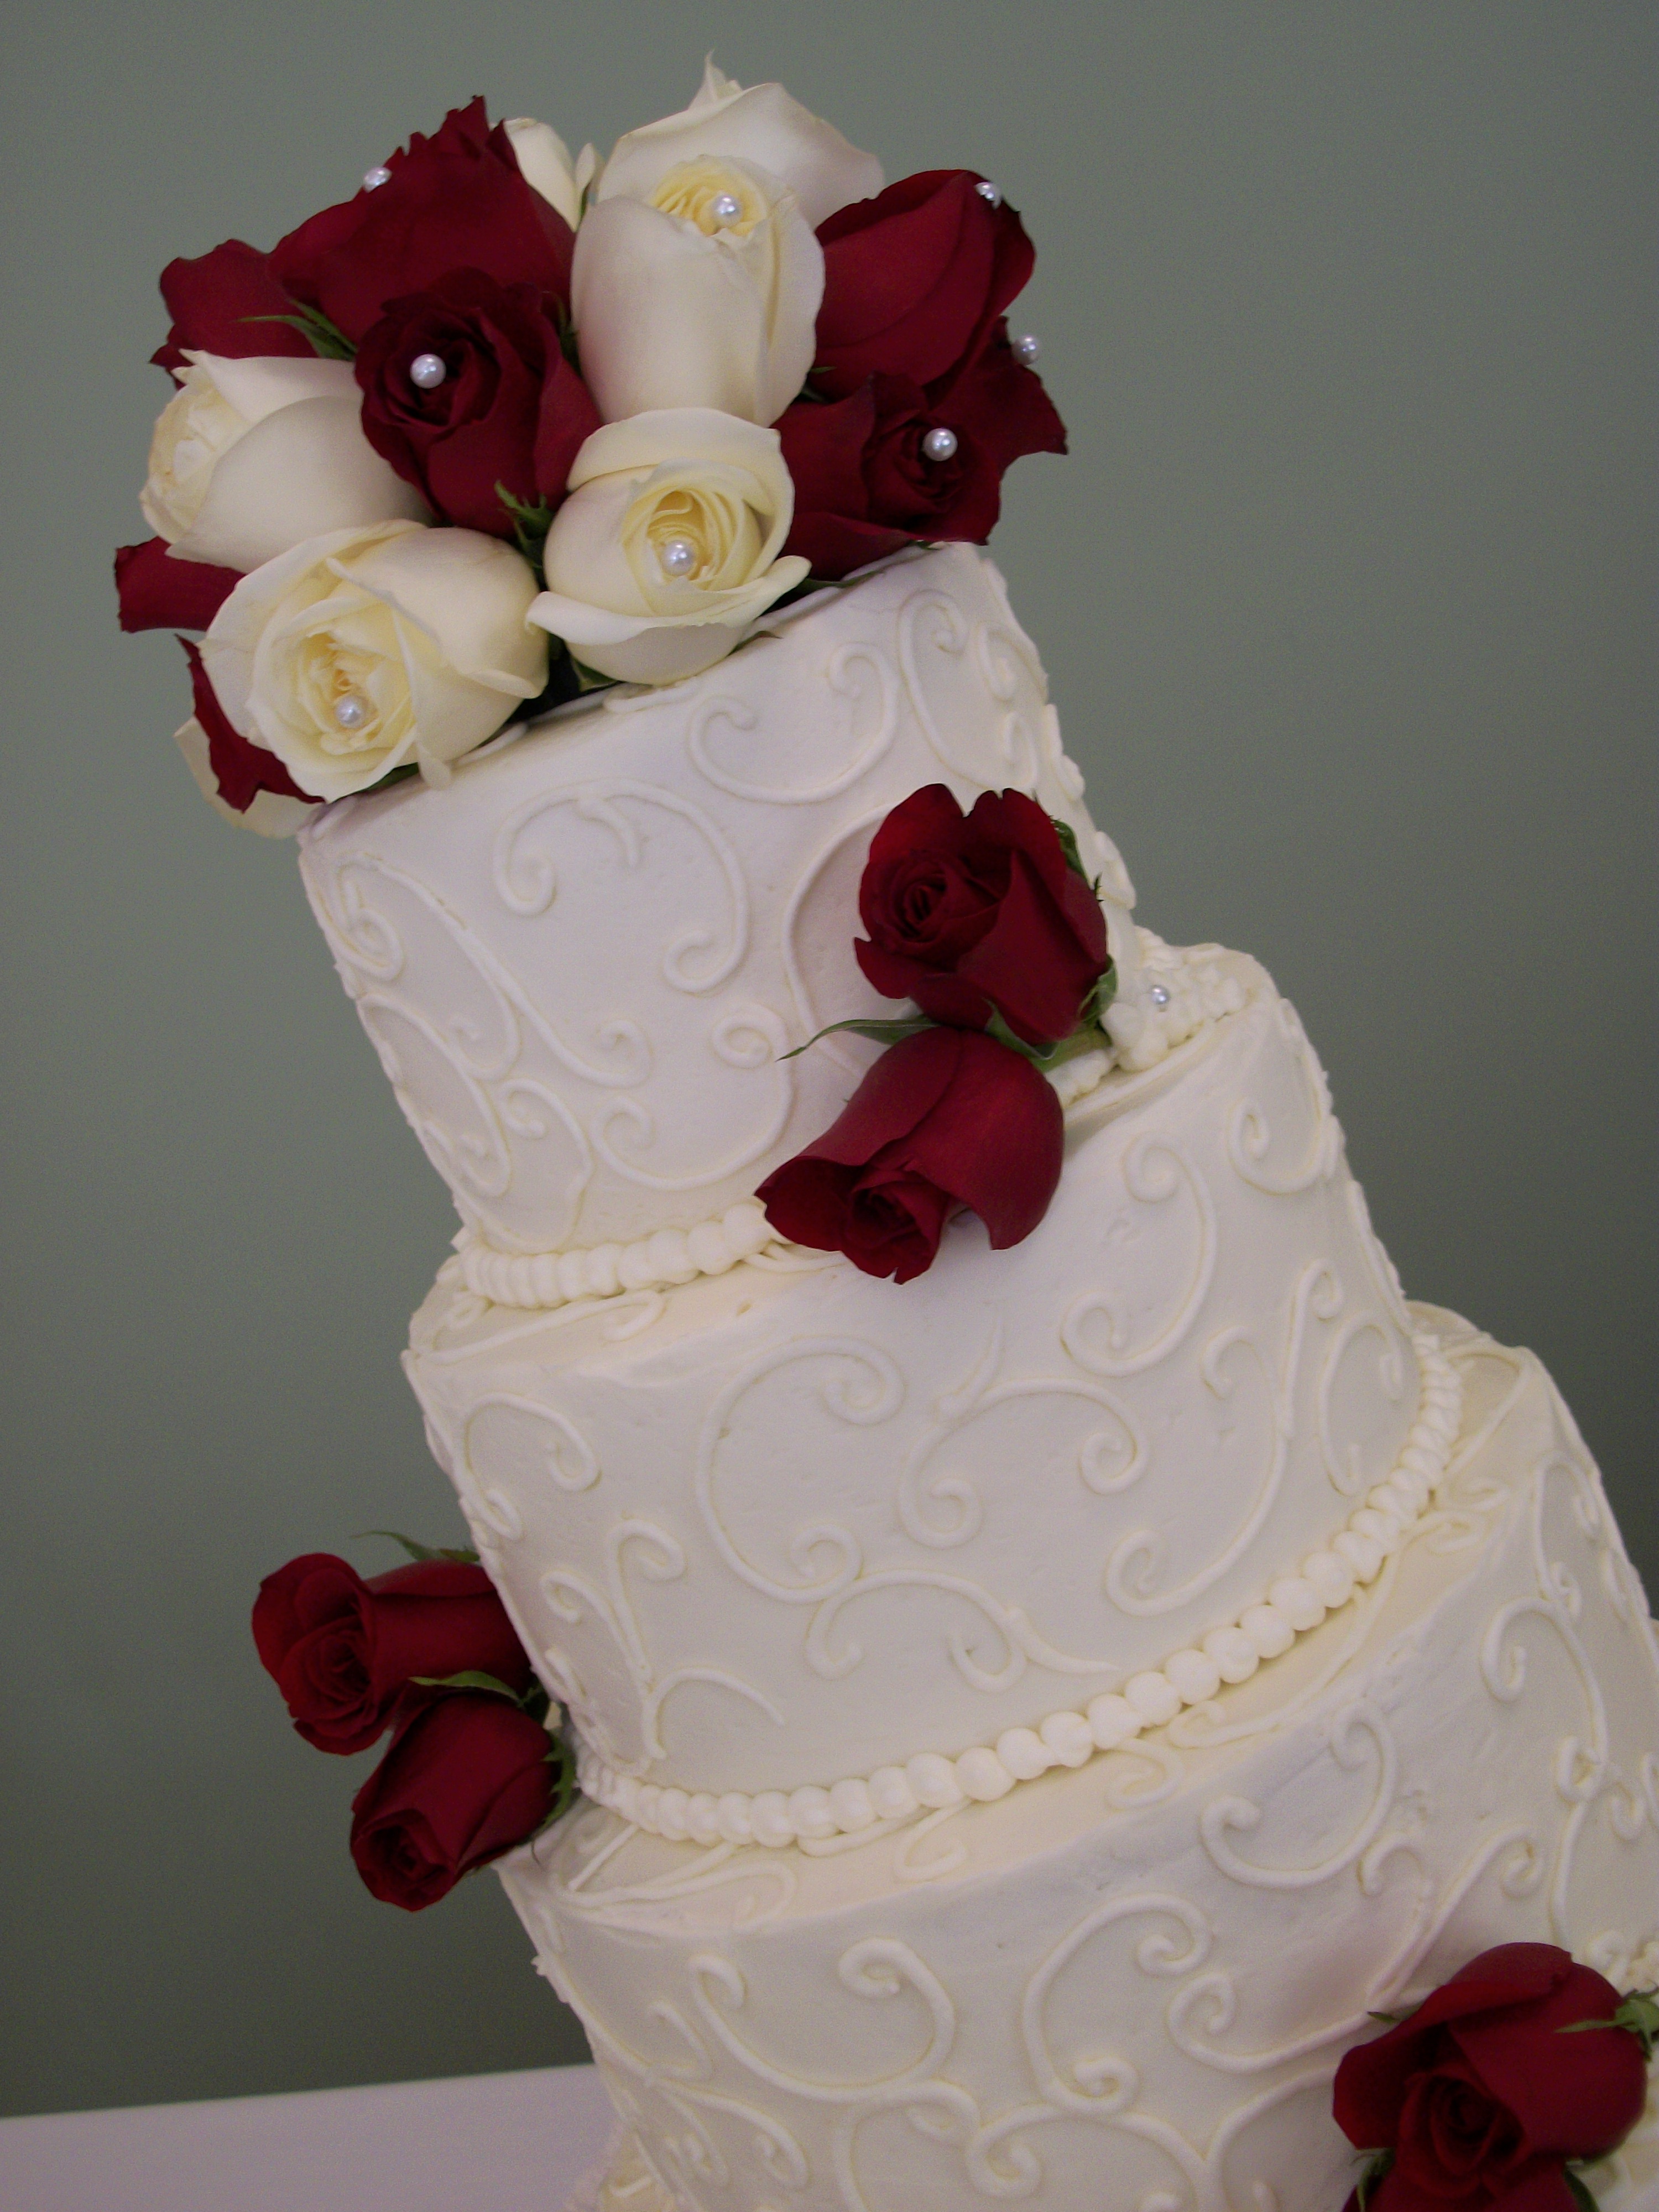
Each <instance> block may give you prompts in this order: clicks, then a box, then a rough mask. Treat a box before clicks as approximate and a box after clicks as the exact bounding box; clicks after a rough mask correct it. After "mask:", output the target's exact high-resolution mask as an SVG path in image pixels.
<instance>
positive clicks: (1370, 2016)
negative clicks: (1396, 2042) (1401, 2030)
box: [1365, 2012, 1411, 2027]
mask: <svg viewBox="0 0 1659 2212" xmlns="http://www.w3.org/2000/svg"><path fill="white" fill-rule="evenodd" d="M1365 2017H1366V2019H1367V2020H1380V2021H1382V2023H1383V2027H1399V2025H1400V2023H1401V2021H1402V2020H1409V2019H1410V2018H1411V2015H1410V2014H1409V2013H1408V2012H1371V2013H1367V2014H1366V2015H1365Z"/></svg>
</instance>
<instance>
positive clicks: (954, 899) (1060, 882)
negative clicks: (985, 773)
mask: <svg viewBox="0 0 1659 2212" xmlns="http://www.w3.org/2000/svg"><path fill="white" fill-rule="evenodd" d="M859 918H860V921H862V922H863V924H864V927H866V929H867V930H868V931H869V933H870V934H869V937H868V939H864V938H859V939H855V940H854V946H853V950H854V952H856V953H857V955H858V963H859V965H860V968H862V969H863V970H864V972H865V975H866V976H867V977H868V978H869V980H870V981H871V982H872V984H873V985H874V986H875V987H876V989H877V990H878V991H879V992H880V993H881V994H882V995H883V996H884V998H889V999H914V1000H915V1002H916V1004H917V1005H918V1006H920V1007H921V1011H922V1012H923V1013H925V1014H927V1015H928V1016H930V1017H931V1018H932V1019H933V1020H934V1021H936V1022H949V1023H952V1024H957V1025H958V1026H960V1027H963V1028H968V1029H983V1028H984V1026H985V1024H986V1023H987V1021H988V1020H989V1019H990V1018H991V1015H992V1013H993V1012H997V1013H1000V1015H1001V1017H1002V1018H1003V1020H1004V1021H1005V1022H1006V1023H1007V1024H1008V1026H1009V1028H1010V1029H1011V1030H1012V1031H1013V1032H1014V1034H1015V1036H1018V1037H1020V1038H1023V1039H1024V1042H1026V1043H1027V1044H1031V1045H1044V1044H1054V1043H1058V1042H1059V1041H1060V1039H1061V1038H1062V1037H1067V1036H1070V1035H1071V1034H1072V1032H1073V1030H1075V1029H1076V1027H1077V1024H1078V1016H1079V1012H1080V1011H1081V1008H1082V1005H1083V1001H1084V1000H1085V997H1086V996H1087V995H1088V994H1089V992H1090V990H1091V988H1092V987H1093V986H1094V984H1095V983H1096V982H1097V981H1098V980H1099V978H1100V976H1101V975H1102V974H1103V972H1104V970H1105V968H1106V965H1107V963H1108V961H1109V957H1110V955H1109V951H1108V950H1107V943H1106V918H1105V916H1104V915H1103V914H1102V912H1101V910H1100V901H1099V900H1098V899H1097V897H1096V896H1095V895H1094V892H1093V891H1092V890H1091V889H1090V887H1089V885H1088V884H1086V883H1085V881H1084V880H1083V878H1082V877H1081V876H1080V875H1079V874H1078V872H1077V871H1076V869H1075V868H1073V866H1071V864H1070V862H1069V861H1068V860H1067V859H1066V852H1065V848H1064V847H1063V846H1062V845H1061V843H1060V838H1059V836H1058V834H1057V833H1056V831H1055V829H1054V823H1052V822H1051V821H1050V820H1049V818H1048V816H1047V815H1046V814H1045V813H1044V812H1043V811H1042V808H1041V807H1040V806H1039V805H1037V803H1036V800H1035V799H1028V798H1027V797H1026V796H1025V794H1024V792H1019V791H1003V792H994V791H986V792H981V793H980V795H979V797H978V798H977V799H975V801H974V805H973V810H972V811H971V812H970V813H969V814H966V815H964V814H963V811H962V809H961V807H960V806H959V805H957V801H956V799H954V798H953V797H952V795H951V791H950V789H949V787H947V786H946V785H945V784H942V783H930V784H928V785H927V787H925V789H923V790H921V791H915V792H912V793H911V794H910V796H909V798H908V799H904V800H903V801H902V802H901V804H900V805H897V806H896V807H895V808H894V809H893V811H892V812H891V813H890V815H889V816H888V817H887V818H886V820H885V821H884V823H882V825H881V827H880V829H878V830H877V832H876V834H875V837H874V839H873V840H872V843H871V847H870V857H869V859H868V860H866V863H865V868H864V875H863V878H862V879H861V881H860V884H859Z"/></svg>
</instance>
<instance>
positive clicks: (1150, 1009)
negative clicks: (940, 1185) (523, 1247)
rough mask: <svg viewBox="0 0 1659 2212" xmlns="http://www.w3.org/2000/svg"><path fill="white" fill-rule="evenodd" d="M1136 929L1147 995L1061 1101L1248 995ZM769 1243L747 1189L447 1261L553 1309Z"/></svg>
mask: <svg viewBox="0 0 1659 2212" xmlns="http://www.w3.org/2000/svg"><path fill="white" fill-rule="evenodd" d="M1138 934H1139V943H1140V951H1141V958H1142V962H1143V966H1144V981H1145V985H1146V990H1145V995H1144V997H1143V999H1142V1000H1141V1001H1140V1002H1139V1003H1138V1004H1127V1003H1126V1004H1123V1005H1119V1006H1113V1007H1112V1008H1111V1009H1110V1011H1109V1013H1108V1016H1107V1028H1108V1030H1109V1034H1110V1035H1111V1037H1112V1046H1111V1048H1110V1049H1106V1048H1103V1049H1101V1050H1099V1051H1096V1052H1089V1053H1085V1054H1079V1057H1078V1058H1077V1059H1075V1060H1065V1061H1062V1062H1061V1063H1060V1066H1057V1067H1055V1068H1054V1070H1053V1071H1052V1072H1051V1073H1050V1074H1049V1077H1048V1080H1049V1081H1050V1083H1051V1084H1052V1085H1054V1091H1055V1092H1056V1093H1057V1095H1058V1097H1059V1099H1060V1106H1061V1108H1062V1109H1070V1108H1072V1107H1073V1106H1075V1105H1077V1104H1079V1103H1080V1102H1081V1101H1083V1100H1084V1099H1086V1098H1090V1097H1092V1096H1093V1095H1094V1094H1095V1093H1096V1092H1097V1091H1098V1090H1099V1089H1100V1087H1101V1085H1103V1083H1104V1082H1105V1080H1106V1079H1107V1077H1108V1076H1109V1074H1110V1073H1112V1071H1113V1069H1114V1068H1119V1069H1121V1071H1122V1072H1123V1073H1125V1074H1126V1075H1128V1076H1134V1075H1139V1074H1145V1073H1149V1072H1150V1071H1151V1070H1152V1069H1153V1068H1155V1067H1157V1066H1159V1065H1160V1064H1161V1063H1162V1062H1163V1061H1164V1060H1167V1059H1168V1057H1169V1055H1170V1053H1171V1052H1172V1051H1174V1050H1175V1049H1176V1048H1177V1047H1179V1046H1181V1045H1182V1044H1186V1043H1188V1042H1190V1041H1191V1040H1192V1039H1193V1038H1194V1037H1196V1036H1200V1035H1202V1034H1204V1033H1205V1032H1206V1031H1207V1030H1211V1029H1212V1028H1214V1026H1215V1025H1216V1024H1218V1022H1221V1021H1223V1020H1225V1018H1226V1017H1227V1016H1228V1015H1230V1014H1236V1013H1238V1012H1242V1011H1243V1008H1244V1006H1246V1004H1247V1003H1248V1000H1249V994H1248V992H1247V991H1246V989H1245V987H1244V986H1243V984H1242V983H1241V982H1240V981H1239V979H1238V978H1237V976H1236V975H1231V974H1228V973H1226V972H1225V971H1224V970H1223V969H1221V968H1219V967H1218V965H1217V964H1216V959H1215V957H1214V956H1215V953H1216V951H1217V948H1215V947H1212V946H1199V947H1175V946H1170V945H1165V944H1164V941H1163V939H1161V938H1157V937H1154V936H1153V934H1152V932H1151V931H1150V930H1141V931H1140V932H1139V933H1138ZM768 1246H773V1247H775V1249H776V1250H777V1251H778V1252H779V1253H780V1254H781V1253H784V1252H787V1251H788V1250H790V1249H793V1248H791V1247H790V1246H788V1245H787V1244H786V1243H784V1242H783V1241H782V1240H781V1239H780V1238H779V1237H778V1236H777V1234H776V1232H775V1231H774V1229H773V1228H772V1226H771V1225H770V1223H769V1221H768V1220H767V1218H766V1213H765V1209H764V1208H763V1206H761V1204H760V1203H759V1201H758V1200H756V1199H752V1198H747V1199H741V1200H738V1203H737V1204H736V1205H735V1206H728V1207H727V1208H726V1211H725V1212H724V1213H721V1214H719V1215H716V1216H714V1217H713V1218H710V1219H709V1220H707V1221H701V1222H698V1223H697V1224H696V1226H695V1227H693V1228H690V1229H672V1228H668V1229H658V1230H654V1231H652V1233H651V1234H650V1235H649V1236H647V1237H635V1239H633V1240H632V1241H631V1242H630V1243H625V1244H623V1243H606V1244H596V1245H586V1246H574V1245H573V1246H568V1247H566V1248H565V1249H562V1250H557V1251H544V1252H503V1251H501V1250H500V1249H498V1248H497V1247H496V1246H495V1245H493V1244H491V1243H489V1241H488V1239H487V1238H485V1237H483V1236H481V1235H480V1234H479V1232H478V1231H477V1229H476V1228H473V1227H472V1226H471V1225H469V1226H468V1227H467V1228H465V1229H464V1230H463V1231H461V1233H460V1235H459V1237H457V1239H456V1255H457V1257H456V1260H454V1261H449V1262H448V1263H447V1268H448V1270H450V1271H453V1273H452V1275H451V1279H459V1280H460V1281H461V1282H462V1283H464V1284H465V1287H466V1288H467V1289H468V1290H469V1291H471V1292H472V1294H473V1295H474V1296H475V1297H481V1298H483V1299H485V1300H487V1301H488V1303H489V1304H491V1305H497V1306H511V1307H515V1308H518V1309H520V1310H533V1311H538V1312H553V1311H556V1310H557V1309H558V1308H559V1307H561V1306H565V1305H572V1304H575V1303H576V1302H577V1301H578V1300H579V1299H582V1298H611V1297H620V1296H621V1295H622V1294H623V1292H624V1291H655V1290H670V1289H677V1288H678V1286H679V1285H682V1284H684V1283H690V1282H695V1281H696V1279H697V1278H698V1276H700V1275H724V1274H726V1273H729V1272H730V1270H731V1269H732V1267H736V1266H737V1265H738V1261H742V1260H749V1259H752V1258H753V1257H754V1256H755V1255H757V1253H761V1252H763V1251H765V1250H766V1249H767V1248H768ZM458 1263H459V1264H458ZM439 1279H440V1281H442V1280H443V1279H444V1276H443V1275H442V1274H441V1275H440V1277H439Z"/></svg>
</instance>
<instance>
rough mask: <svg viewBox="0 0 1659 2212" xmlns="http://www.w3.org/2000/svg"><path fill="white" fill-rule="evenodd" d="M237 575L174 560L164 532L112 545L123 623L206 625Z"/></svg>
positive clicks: (130, 625)
mask: <svg viewBox="0 0 1659 2212" xmlns="http://www.w3.org/2000/svg"><path fill="white" fill-rule="evenodd" d="M240 582H241V577H240V574H238V573H237V571H236V570H235V569H234V568H216V567H215V566H214V565H213V564H212V563H211V562H206V561H175V560H174V559H173V556H172V555H171V554H170V553H169V552H168V551H167V540H166V538H145V539H144V540H143V544H138V545H118V546H117V547H116V549H115V594H116V598H117V599H118V602H119V606H120V623H121V627H122V629H126V630H140V629H206V628H207V626H208V624H209V623H210V622H211V621H212V620H213V617H215V615H216V614H217V613H218V611H219V610H220V608H221V607H222V606H223V605H224V603H225V601H226V600H227V599H228V598H229V597H230V595H231V593H232V592H234V590H235V588H236V586H237V585H238V584H240Z"/></svg>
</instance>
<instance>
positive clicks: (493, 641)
mask: <svg viewBox="0 0 1659 2212" xmlns="http://www.w3.org/2000/svg"><path fill="white" fill-rule="evenodd" d="M535 596H536V579H535V574H534V572H533V571H532V568H531V567H530V564H529V563H528V562H526V561H525V560H523V559H521V558H520V556H519V555H518V554H517V553H515V552H514V551H513V548H512V547H511V546H510V545H507V544H503V542H502V541H501V539H500V538H486V537H484V536H483V534H482V532H478V531H474V530H422V528H421V527H420V526H418V525H417V524H416V523H412V522H388V523H382V524H380V525H379V526H377V527H374V528H373V529H368V530H341V531H335V532H331V533H330V534H328V535H327V536H325V537H320V538H311V539H309V540H307V543H306V544H301V545H295V546H294V547H293V548H291V549H290V550H289V551H288V552H286V553H283V554H281V555H279V556H277V558H276V559H275V560H274V561H270V562H266V563H265V565H264V567H263V568H257V569H255V570H254V572H253V573H252V575H247V576H244V577H243V578H242V580H241V581H240V583H239V584H238V585H237V586H236V588H235V590H234V591H233V592H232V593H231V595H230V597H229V598H228V599H227V600H226V601H225V603H224V605H223V606H222V607H221V608H220V610H219V611H218V613H217V614H216V616H215V617H214V619H213V622H212V624H211V626H210V629H209V630H208V633H207V635H206V636H205V637H204V639H203V641H202V658H203V660H204V663H205V664H206V666H207V671H208V674H209V676H210V678H211V680H212V684H213V688H214V690H215V692H216V694H217V696H218V700H219V703H220V705H221V706H222V708H224V711H225V713H226V714H227V715H228V717H229V719H230V720H231V722H232V723H233V724H234V726H235V727H236V728H237V729H239V730H240V732H242V734H243V736H244V737H246V738H251V739H252V742H253V743H254V744H260V745H264V746H266V747H268V748H269V750H270V751H272V752H274V753H275V754H276V756H277V757H278V759H279V760H281V761H282V763H283V766H284V767H285V768H286V769H288V772H289V775H291V776H292V777H293V779H294V781H295V783H297V784H298V785H299V786H300V787H301V789H302V790H305V791H309V792H314V793H316V795H317V797H318V798H319V799H342V798H343V797H344V796H345V795H346V793H348V792H353V791H362V790H363V789H364V788H365V787H367V786H368V785H369V784H371V783H376V782H378V781H380V778H381V777H382V776H383V775H386V774H387V773H388V772H389V771H390V770H391V769H394V768H401V767H403V766H404V765H405V764H412V765H414V766H416V767H418V768H419V769H420V771H421V773H422V775H423V776H425V777H426V779H427V781H428V782H429V783H447V781H448V780H449V767H448V763H450V762H452V761H453V760H456V759H458V758H459V757H460V755H461V754H463V753H467V752H471V750H472V749H473V747H474V746H475V745H481V744H483V741H484V739H485V738H488V737H491V736H493V735H494V733H495V731H496V730H497V729H499V728H500V727H501V724H502V723H503V722H505V721H506V720H507V717H508V715H509V714H511V713H512V711H513V706H514V704H515V702H519V701H521V700H525V699H533V698H534V697H535V696H536V694H537V693H538V691H540V690H542V689H543V687H544V684H546V681H547V640H546V639H545V637H544V636H543V635H541V634H540V632H539V631H538V630H535V629H530V628H529V627H528V626H527V625H526V616H527V614H528V613H529V611H530V606H531V602H532V600H533V599H534V598H535Z"/></svg>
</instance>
